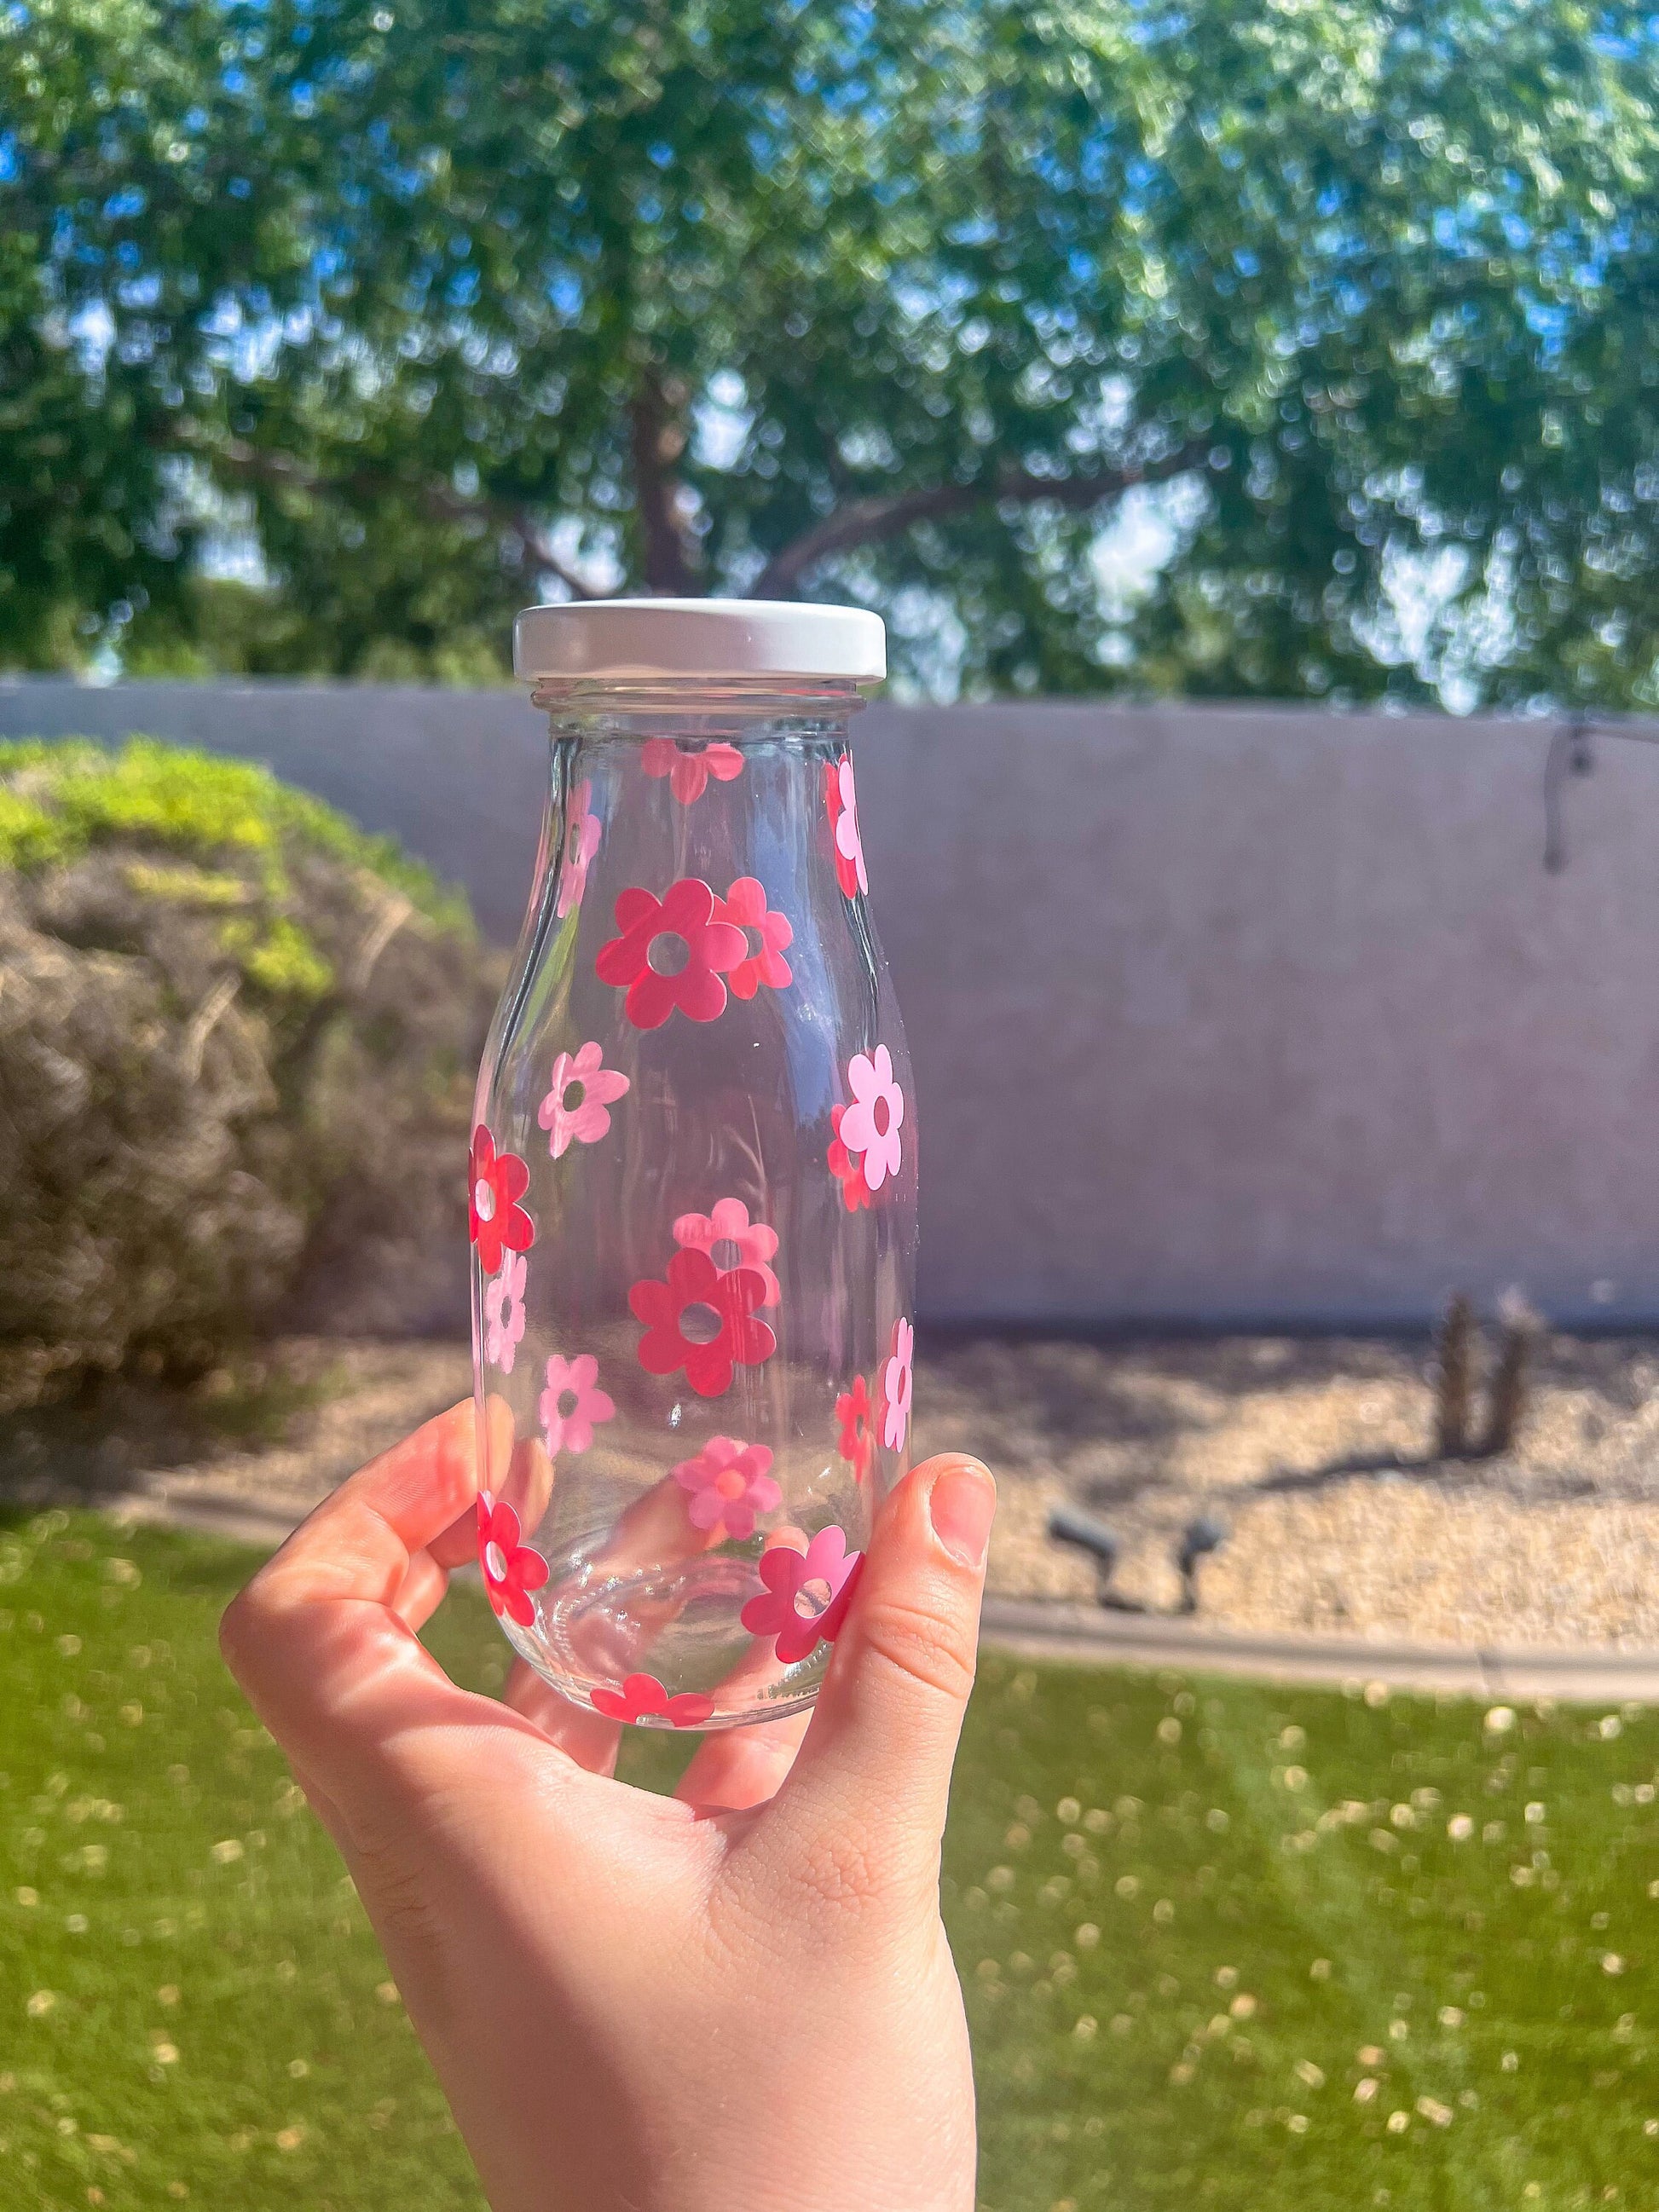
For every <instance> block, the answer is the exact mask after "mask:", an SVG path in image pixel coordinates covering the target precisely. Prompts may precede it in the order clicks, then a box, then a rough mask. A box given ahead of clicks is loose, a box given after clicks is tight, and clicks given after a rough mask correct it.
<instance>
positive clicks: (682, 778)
mask: <svg viewBox="0 0 1659 2212" xmlns="http://www.w3.org/2000/svg"><path fill="white" fill-rule="evenodd" d="M641 766H642V767H643V768H644V769H645V772H646V774H647V775H665V776H666V777H667V778H668V788H669V789H670V790H671V792H672V793H673V794H674V796H675V798H676V799H678V801H679V802H680V805H682V806H690V804H691V802H692V800H693V799H701V798H702V795H703V793H704V792H705V791H707V790H708V779H709V777H710V776H711V775H712V776H713V777H714V781H715V782H716V783H730V782H731V781H732V777H733V776H738V775H742V774H743V755H742V754H741V753H740V752H739V751H738V749H737V747H736V746H735V745H720V744H714V745H692V746H690V747H687V746H684V745H681V744H677V743H676V742H675V740H674V739H673V738H647V739H646V741H645V749H644V751H643V752H642V753H641Z"/></svg>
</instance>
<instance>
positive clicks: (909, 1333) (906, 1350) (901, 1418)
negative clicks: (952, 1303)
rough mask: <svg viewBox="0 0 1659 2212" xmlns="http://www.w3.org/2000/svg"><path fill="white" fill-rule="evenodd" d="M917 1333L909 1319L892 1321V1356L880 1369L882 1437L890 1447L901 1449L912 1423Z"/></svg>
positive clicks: (891, 1448)
mask: <svg viewBox="0 0 1659 2212" xmlns="http://www.w3.org/2000/svg"><path fill="white" fill-rule="evenodd" d="M915 1347H916V1333H915V1329H913V1328H911V1326H910V1324H909V1322H908V1321H899V1322H894V1324H893V1356H892V1358H890V1360H888V1362H887V1363H886V1364H885V1365H884V1367H883V1369H882V1370H881V1402H882V1407H883V1413H882V1423H881V1440H882V1442H883V1443H884V1444H885V1445H886V1447H887V1449H888V1450H889V1451H902V1450H903V1449H904V1439H905V1436H906V1434H907V1432H908V1429H909V1426H910V1394H911V1389H912V1375H911V1367H912V1362H913V1358H914V1354H915Z"/></svg>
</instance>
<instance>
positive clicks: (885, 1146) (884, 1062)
mask: <svg viewBox="0 0 1659 2212" xmlns="http://www.w3.org/2000/svg"><path fill="white" fill-rule="evenodd" d="M847 1085H848V1089H849V1090H850V1091H851V1092H852V1094H853V1103H852V1104H851V1105H850V1106H849V1107H848V1109H847V1111H846V1112H845V1113H844V1114H843V1115H842V1117H841V1127H840V1129H839V1130H838V1131H837V1134H838V1135H839V1137H840V1139H841V1140H842V1144H843V1145H845V1146H846V1147H847V1149H848V1152H849V1153H853V1152H856V1153H857V1154H858V1156H859V1163H860V1166H861V1167H862V1169H863V1170H864V1180H865V1182H866V1183H868V1185H869V1186H870V1188H871V1190H872V1192H874V1191H878V1190H879V1189H880V1188H881V1187H882V1185H883V1183H884V1182H886V1180H887V1178H888V1176H896V1174H897V1173H898V1171H899V1161H900V1159H901V1158H902V1157H903V1147H902V1145H901V1143H900V1141H899V1131H900V1129H901V1128H902V1127H903V1124H904V1093H903V1091H901V1090H900V1088H899V1086H898V1085H897V1084H896V1082H895V1081H894V1080H893V1055H892V1054H891V1053H890V1052H889V1051H888V1049H887V1048H886V1046H885V1045H884V1044H878V1046H877V1047H876V1056H875V1058H874V1059H873V1060H872V1059H870V1058H869V1057H868V1056H867V1055H866V1054H864V1053H861V1052H855V1053H854V1054H853V1057H852V1058H851V1060H848V1063H847Z"/></svg>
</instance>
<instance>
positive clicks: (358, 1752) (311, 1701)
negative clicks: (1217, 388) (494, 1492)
mask: <svg viewBox="0 0 1659 2212" xmlns="http://www.w3.org/2000/svg"><path fill="white" fill-rule="evenodd" d="M502 1412H503V1413H505V1412H506V1408H505V1407H503V1408H502ZM477 1488H478V1484H477V1435H476V1431H475V1425H474V1417H473V1409H472V1407H471V1403H465V1404H462V1405H459V1406H452V1407H450V1409H449V1411H448V1412H447V1413H440V1414H439V1415H438V1416H437V1418H436V1419H434V1420H430V1421H428V1422H427V1423H426V1425H425V1426H424V1427H422V1428H420V1429H417V1430H416V1431H415V1433H414V1435H413V1436H411V1437H405V1438H404V1441H403V1442H402V1443H398V1444H394V1445H393V1446H392V1449H391V1450H390V1451H387V1452H384V1453H382V1454H381V1455H380V1458H379V1459H375V1460H371V1461H370V1462H369V1464H368V1466H367V1467H365V1468H362V1469H361V1471H360V1472H359V1473H357V1474H354V1475H353V1476H352V1477H351V1478H350V1480H349V1481H347V1482H345V1483H343V1484H342V1485H341V1486H340V1488H339V1489H338V1490H337V1491H336V1492H334V1494H333V1495H332V1496H331V1498H326V1499H325V1501H324V1503H323V1504H321V1505H319V1507H318V1508H317V1510H316V1511H315V1512H314V1513H313V1514H312V1515H311V1516H310V1517H309V1518H308V1519H307V1520H306V1521H305V1522H302V1523H301V1526H300V1527H299V1528H296V1529H295V1532H294V1534H292V1535H291V1536H290V1537H289V1540H288V1541H287V1543H285V1544H284V1545H283V1547H282V1549H281V1551H279V1552H278V1553H276V1556H275V1557H274V1558H273V1559H270V1560H268V1561H267V1562H266V1564H265V1565H264V1566H263V1567H261V1568H260V1570H259V1571H258V1574H257V1575H255V1576H254V1577H253V1579H252V1582H251V1583H249V1584H248V1585H247V1587H246V1589H244V1590H243V1591H242V1593H241V1594H240V1596H239V1597H237V1598H235V1599H234V1601H232V1603H231V1605H230V1607H229V1608H228V1611H227V1613H226V1614H225V1617H224V1620H223V1622H222V1625H221V1628H220V1645H221V1648H222V1650H223V1652H224V1656H225V1659H226V1662H227V1663H228V1666H229V1668H230V1670H231V1672H232V1673H233V1674H234V1675H235V1677H236V1679H237V1680H238V1681H239V1682H240V1684H241V1686H242V1687H243V1689H244V1690H245V1691H246V1692H247V1695H248V1698H249V1700H250V1701H251V1703H252V1705H253V1706H254V1709H255V1710H256V1711H257V1712H258V1715H259V1717H260V1718H261V1719H262V1720H263V1721H264V1723H265V1725H266V1726H267V1727H268V1728H269V1729H270V1732H271V1734H272V1735H274V1736H275V1737H276V1740H277V1741H278V1742H279V1743H280V1744H281V1745H282V1746H283V1749H284V1750H285V1751H287V1752H288V1753H289V1756H290V1758H291V1759H293V1760H294V1761H295V1764H296V1765H299V1766H301V1767H303V1768H304V1769H305V1770H306V1771H307V1773H309V1774H311V1775H313V1776H314V1777H315V1778H316V1779H317V1781H318V1783H319V1785H320V1786H321V1787H322V1788H323V1789H324V1790H326V1791H327V1793H328V1794H329V1796H331V1797H332V1798H334V1799H335V1800H336V1802H338V1803H339V1804H340V1805H341V1807H342V1809H343V1810H345V1811H347V1812H348V1814H349V1808H350V1806H351V1804H352V1802H354V1801H356V1799H358V1798H359V1797H360V1796H361V1795H362V1790H363V1788H364V1786H365V1785H366V1784H369V1783H371V1782H372V1780H373V1779H374V1777H375V1776H377V1775H379V1776H380V1777H382V1778H384V1777H385V1776H386V1770H387V1767H388V1765H389V1764H395V1761H396V1757H397V1751H398V1746H399V1744H400V1743H402V1742H404V1741H407V1740H408V1739H409V1738H410V1735H412V1734H414V1733H415V1732H416V1731H419V1730H421V1729H424V1728H425V1727H427V1726H428V1725H430V1724H432V1723H441V1722H444V1721H459V1722H461V1723H464V1724H471V1723H473V1722H474V1721H475V1720H476V1718H477V1707H478V1706H479V1705H481V1704H482V1705H483V1707H484V1711H485V1712H486V1714H489V1715H496V1716H502V1709H501V1707H499V1706H497V1705H495V1704H494V1703H493V1702H492V1701H489V1700H480V1699H474V1698H472V1697H471V1696H470V1695H469V1694H468V1693H467V1692H465V1691H463V1690H459V1689H458V1688H457V1687H456V1686H455V1685H454V1684H453V1682H452V1681H451V1680H449V1678H448V1676H447V1674H445V1673H444V1671H443V1669H442V1668H441V1667H440V1666H439V1665H438V1662H436V1660H435V1659H434V1658H433V1657H432V1656H431V1655H430V1653H429V1652H428V1651H427V1650H426V1649H425V1647H424V1646H423V1645H422V1643H421V1641H420V1639H419V1638H418V1637H417V1636H416V1634H415V1632H414V1631H413V1630H412V1629H411V1628H410V1626H409V1625H408V1623H407V1622H406V1621H405V1620H403V1619H402V1618H401V1616H400V1615H399V1614H398V1612H397V1610H396V1601H397V1598H398V1592H399V1591H400V1589H402V1588H403V1585H404V1577H406V1576H407V1574H408V1572H409V1569H410V1561H411V1559H417V1558H419V1556H420V1555H421V1554H422V1553H426V1552H428V1549H429V1547H434V1546H437V1545H438V1544H439V1542H440V1540H441V1538H443V1537H444V1535H445V1532H446V1531H447V1530H451V1529H453V1528H454V1526H455V1524H456V1523H457V1522H459V1520H460V1518H461V1516H463V1515H464V1514H465V1513H466V1512H467V1511H468V1510H470V1508H471V1506H472V1504H473V1502H474V1500H475V1499H476V1498H477ZM441 1548H442V1549H443V1551H444V1552H445V1553H446V1554H447V1553H450V1552H451V1551H452V1550H453V1540H452V1541H451V1542H450V1543H448V1544H445V1545H444V1546H442V1547H441ZM502 1717H504V1716H502ZM511 1724H513V1725H515V1726H522V1725H524V1723H511Z"/></svg>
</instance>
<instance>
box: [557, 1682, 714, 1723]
mask: <svg viewBox="0 0 1659 2212" xmlns="http://www.w3.org/2000/svg"><path fill="white" fill-rule="evenodd" d="M588 1695H589V1697H590V1698H591V1699H592V1705H593V1710H594V1711H595V1712H596V1713H603V1714H604V1715H605V1718H606V1720H608V1721H667V1722H668V1723H669V1724H670V1725H671V1727H673V1728H701V1727H702V1724H703V1723H704V1722H705V1721H706V1720H707V1719H708V1716H709V1715H710V1713H712V1712H713V1711H714V1699H712V1698H705V1697H704V1695H703V1694H702V1691H701V1690H682V1691H681V1692H680V1694H679V1695H678V1698H671V1697H670V1696H669V1694H668V1692H667V1691H666V1690H665V1689H664V1687H663V1686H662V1684H661V1683H660V1682H659V1680H657V1678H656V1676H655V1675H654V1674H630V1675H629V1676H628V1678H627V1680H625V1681H624V1682H623V1686H622V1687H621V1689H619V1690H590V1691H589V1692H588Z"/></svg>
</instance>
